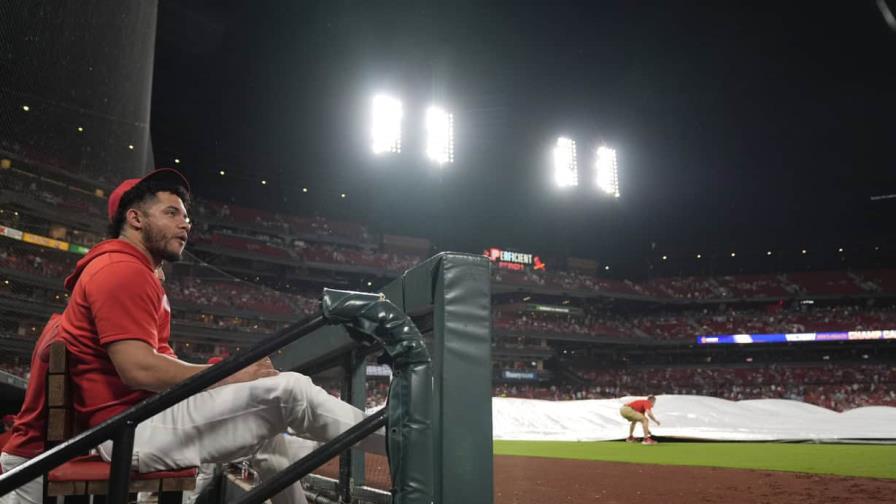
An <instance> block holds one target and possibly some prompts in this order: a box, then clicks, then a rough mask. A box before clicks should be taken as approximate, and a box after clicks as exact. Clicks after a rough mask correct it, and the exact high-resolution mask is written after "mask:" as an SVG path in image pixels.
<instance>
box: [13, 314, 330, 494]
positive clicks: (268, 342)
mask: <svg viewBox="0 0 896 504" xmlns="http://www.w3.org/2000/svg"><path fill="white" fill-rule="evenodd" d="M327 324H328V322H327V320H326V319H325V318H324V317H323V316H316V317H313V318H310V319H306V320H304V321H302V322H298V323H296V324H293V325H291V326H289V327H286V328H284V329H282V330H280V331H278V332H277V333H276V334H275V335H274V336H271V337H270V338H267V339H264V340H262V341H260V342H259V343H258V344H256V345H254V346H253V347H251V348H249V349H248V350H246V351H245V352H240V353H239V354H236V355H233V356H231V357H228V358H227V359H225V360H223V361H221V362H220V363H218V364H217V365H215V366H211V367H209V368H208V369H206V370H204V371H201V372H199V373H197V374H196V375H195V376H192V377H190V379H188V380H186V381H184V382H182V383H179V384H177V385H175V386H174V387H171V388H170V389H169V390H167V391H165V392H163V393H161V394H158V395H154V396H152V397H149V398H147V399H145V400H143V401H142V402H140V403H139V404H137V405H135V406H134V407H133V408H130V409H128V410H127V411H125V412H123V413H121V414H119V415H116V416H114V417H112V418H110V419H109V420H106V421H105V422H103V423H101V424H99V425H97V426H96V427H93V428H92V429H89V430H87V431H85V432H82V433H81V434H79V435H77V436H75V437H73V438H72V439H69V440H68V441H66V442H64V443H62V444H60V445H59V446H57V447H55V448H53V449H51V450H49V451H46V452H44V453H42V454H40V455H38V456H37V457H34V458H33V459H31V460H29V461H28V462H26V463H24V464H22V465H20V466H18V467H16V468H15V469H13V470H11V471H9V472H7V473H3V475H2V476H0V496H3V495H6V494H7V493H9V492H11V491H12V490H14V489H16V488H18V487H20V486H22V485H24V484H25V483H28V482H29V481H31V480H33V479H35V478H39V477H40V476H42V475H44V474H46V473H48V472H49V471H50V470H51V469H53V468H55V467H58V466H60V465H62V464H63V463H65V462H67V461H69V460H71V459H72V458H74V457H76V456H78V455H80V454H82V453H84V452H86V451H88V450H90V449H92V448H94V447H95V446H97V445H99V444H100V443H103V442H105V441H107V440H109V439H113V440H119V439H121V440H127V438H128V437H131V438H132V436H133V429H134V428H135V427H136V426H137V424H139V423H140V422H142V421H144V420H146V419H148V418H150V417H152V416H154V415H156V414H158V413H161V412H162V411H164V410H166V409H168V408H170V407H171V406H173V405H175V404H177V403H179V402H180V401H183V400H184V399H186V398H188V397H190V396H192V395H195V394H197V393H199V392H201V391H203V390H205V389H207V388H208V387H210V386H212V385H214V384H216V383H218V382H219V381H221V380H223V379H224V378H227V377H228V376H230V375H232V374H234V373H236V372H238V371H240V370H241V369H243V368H245V367H247V366H249V365H251V364H253V363H254V362H256V361H258V360H259V359H262V358H264V357H266V356H268V355H270V354H271V353H273V352H275V351H276V350H279V349H280V348H282V347H284V346H286V345H288V344H290V343H292V342H294V341H296V340H298V339H300V338H302V337H304V336H307V335H308V334H310V333H312V332H314V331H316V330H318V329H320V328H321V327H324V326H325V325H327ZM128 431H130V436H129V435H128ZM125 444H127V443H125ZM131 448H132V446H131ZM121 451H127V450H121V447H120V446H113V455H112V457H113V461H114V460H116V459H119V458H121V459H122V460H124V461H126V463H123V464H118V465H120V466H121V467H117V466H115V465H114V464H113V466H112V472H111V474H110V492H109V497H110V499H111V502H125V500H124V499H125V498H126V497H127V487H128V482H127V480H128V478H129V477H130V469H131V468H130V460H131V455H132V454H131V453H127V454H124V453H120V454H119V453H116V452H121ZM124 455H126V457H125V456H124ZM113 489H115V490H117V491H119V492H120V491H121V489H123V490H124V492H125V494H124V496H118V497H120V498H121V500H117V499H116V495H115V494H113V493H112V490H113Z"/></svg>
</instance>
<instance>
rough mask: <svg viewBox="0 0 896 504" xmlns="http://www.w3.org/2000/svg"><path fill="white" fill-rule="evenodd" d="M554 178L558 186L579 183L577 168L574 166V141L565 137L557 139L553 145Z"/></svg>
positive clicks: (569, 185)
mask: <svg viewBox="0 0 896 504" xmlns="http://www.w3.org/2000/svg"><path fill="white" fill-rule="evenodd" d="M553 154H554V180H555V181H556V182H557V185H558V186H560V187H571V186H577V185H579V170H578V167H577V166H576V142H575V140H571V139H569V138H566V137H560V138H558V139H557V145H556V146H555V147H554V153H553Z"/></svg>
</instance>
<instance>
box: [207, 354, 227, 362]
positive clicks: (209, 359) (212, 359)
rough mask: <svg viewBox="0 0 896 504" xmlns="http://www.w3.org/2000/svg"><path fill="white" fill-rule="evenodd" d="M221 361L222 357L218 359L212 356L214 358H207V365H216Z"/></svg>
mask: <svg viewBox="0 0 896 504" xmlns="http://www.w3.org/2000/svg"><path fill="white" fill-rule="evenodd" d="M222 360H224V357H218V356H217V355H216V356H214V357H209V358H208V363H209V364H217V363H219V362H221V361H222Z"/></svg>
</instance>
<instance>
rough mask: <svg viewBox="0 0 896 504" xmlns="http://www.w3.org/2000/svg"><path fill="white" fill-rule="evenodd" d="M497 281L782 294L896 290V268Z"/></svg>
mask: <svg viewBox="0 0 896 504" xmlns="http://www.w3.org/2000/svg"><path fill="white" fill-rule="evenodd" d="M492 276H493V278H494V279H495V281H496V282H499V283H507V284H517V285H521V286H533V287H535V286H537V287H554V288H557V289H561V290H563V291H565V292H571V291H585V292H591V293H594V292H598V293H599V292H604V293H611V294H616V295H640V296H647V297H652V298H658V299H675V300H688V301H696V300H726V299H731V300H736V299H781V298H793V297H806V296H826V295H856V294H867V293H874V292H896V272H894V271H891V270H866V271H858V272H845V271H819V272H797V273H787V274H767V275H737V276H717V277H674V278H656V279H651V280H647V281H645V282H640V283H636V282H632V281H629V280H613V279H607V278H600V277H597V276H595V275H593V274H590V273H583V272H577V271H561V270H549V271H534V270H526V271H508V270H502V269H499V268H494V269H493V272H492Z"/></svg>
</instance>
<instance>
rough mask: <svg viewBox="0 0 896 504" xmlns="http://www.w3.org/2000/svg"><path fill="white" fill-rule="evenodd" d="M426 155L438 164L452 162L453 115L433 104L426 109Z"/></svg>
mask: <svg viewBox="0 0 896 504" xmlns="http://www.w3.org/2000/svg"><path fill="white" fill-rule="evenodd" d="M425 119H426V157H428V158H429V159H430V160H432V161H434V162H435V163H437V164H439V165H443V164H445V163H453V162H454V115H453V114H451V113H448V112H446V111H445V110H444V109H442V108H440V107H437V106H435V105H433V106H430V107H429V108H428V109H426V118H425Z"/></svg>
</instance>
